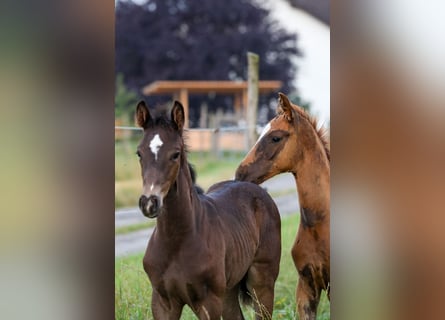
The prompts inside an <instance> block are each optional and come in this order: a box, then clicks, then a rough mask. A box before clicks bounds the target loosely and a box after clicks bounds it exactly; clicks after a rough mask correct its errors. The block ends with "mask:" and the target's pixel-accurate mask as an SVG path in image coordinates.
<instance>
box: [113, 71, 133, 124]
mask: <svg viewBox="0 0 445 320" xmlns="http://www.w3.org/2000/svg"><path fill="white" fill-rule="evenodd" d="M115 90H116V92H115V97H114V106H115V113H114V114H115V118H118V119H120V120H121V121H122V123H123V124H130V123H129V122H130V121H131V119H130V118H131V115H132V114H134V110H135V106H136V103H137V101H138V99H139V96H138V94H137V93H136V92H134V91H133V90H130V89H128V88H127V87H126V86H125V84H124V75H123V74H121V73H119V74H118V75H117V76H116V88H115Z"/></svg>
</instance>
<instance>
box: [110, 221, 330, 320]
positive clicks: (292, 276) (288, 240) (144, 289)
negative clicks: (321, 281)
mask: <svg viewBox="0 0 445 320" xmlns="http://www.w3.org/2000/svg"><path fill="white" fill-rule="evenodd" d="M298 223H299V215H298V214H294V215H292V216H288V217H285V218H283V219H282V229H281V232H282V246H283V248H282V254H281V264H280V274H279V276H278V280H277V282H276V284H275V307H274V314H273V318H272V319H297V315H296V310H295V288H296V284H297V278H298V276H297V272H296V270H295V267H294V264H293V261H292V258H291V254H290V250H291V247H292V244H293V242H294V239H295V235H296V230H297V227H298ZM142 256H143V255H142V254H140V255H135V256H131V257H126V258H117V259H116V260H115V311H116V319H118V320H127V319H128V320H129V319H131V320H138V319H152V315H151V310H150V301H151V285H150V282H149V280H148V277H147V275H146V274H145V272H144V270H143V267H142ZM243 310H244V315H245V317H247V319H253V318H254V315H255V313H254V311H253V310H252V309H251V308H243ZM181 319H185V320H189V319H196V317H195V316H194V315H193V313H192V312H191V310H190V309H189V308H188V307H186V308H184V312H183V314H182V317H181ZM317 319H319V320H327V319H330V309H329V302H328V300H327V298H326V295H325V294H323V295H322V297H321V301H320V305H319V308H318V316H317Z"/></svg>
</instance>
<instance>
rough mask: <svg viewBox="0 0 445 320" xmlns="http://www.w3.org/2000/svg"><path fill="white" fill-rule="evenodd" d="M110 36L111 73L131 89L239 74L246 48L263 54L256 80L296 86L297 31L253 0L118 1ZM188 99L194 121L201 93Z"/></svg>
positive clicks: (213, 102) (220, 100)
mask: <svg viewBox="0 0 445 320" xmlns="http://www.w3.org/2000/svg"><path fill="white" fill-rule="evenodd" d="M115 40H116V72H119V73H122V74H123V75H124V76H125V83H126V84H127V85H128V86H129V87H130V88H132V89H136V90H140V89H141V88H142V86H144V85H146V84H148V83H151V82H153V81H156V80H244V79H246V75H247V57H246V53H247V52H248V51H252V52H255V53H257V54H259V56H260V79H261V80H281V81H283V83H284V86H283V88H282V89H281V90H282V91H283V92H286V93H289V92H292V91H294V90H295V88H293V86H292V81H293V80H294V79H295V75H296V68H295V66H294V65H293V64H292V62H291V59H292V58H293V57H294V56H296V55H299V51H298V49H297V46H296V35H295V34H289V33H287V32H286V31H285V30H283V29H282V28H280V27H279V26H278V24H277V23H276V22H274V21H272V20H270V19H269V12H268V11H266V10H264V9H262V8H260V7H258V6H256V5H255V4H254V2H252V1H248V0H225V1H221V0H206V1H192V0H148V1H146V2H145V3H144V4H135V3H133V2H131V1H118V3H117V4H116V39H115ZM201 98H202V97H201ZM150 99H152V100H153V98H150ZM192 99H193V100H191V104H190V105H191V110H190V117H191V118H192V119H191V124H193V122H195V123H196V117H197V113H198V112H199V111H198V109H199V105H200V101H199V97H192ZM269 99H274V100H276V95H271V96H270V97H266V98H265V99H263V100H262V101H260V103H263V104H269ZM206 100H207V102H208V105H209V109H210V110H212V109H214V108H216V106H218V107H229V106H231V105H232V104H233V101H232V100H231V98H228V97H218V96H216V97H212V96H210V97H206ZM194 109H195V110H194ZM193 118H195V119H193Z"/></svg>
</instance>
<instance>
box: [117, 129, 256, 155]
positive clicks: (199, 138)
mask: <svg viewBox="0 0 445 320" xmlns="http://www.w3.org/2000/svg"><path fill="white" fill-rule="evenodd" d="M114 128H115V132H116V134H115V139H116V140H125V139H129V138H131V133H130V132H131V131H142V129H141V128H139V127H130V126H115V127H114ZM257 129H258V128H257ZM120 131H122V132H125V131H127V132H128V134H123V133H121V134H119V133H118V132H120ZM185 134H186V139H187V146H188V148H189V150H190V151H210V152H212V153H214V154H215V155H216V156H220V155H221V154H222V153H223V152H224V151H242V152H247V151H248V150H249V142H248V136H247V134H248V127H247V126H242V127H240V126H230V127H220V128H193V129H186V130H185Z"/></svg>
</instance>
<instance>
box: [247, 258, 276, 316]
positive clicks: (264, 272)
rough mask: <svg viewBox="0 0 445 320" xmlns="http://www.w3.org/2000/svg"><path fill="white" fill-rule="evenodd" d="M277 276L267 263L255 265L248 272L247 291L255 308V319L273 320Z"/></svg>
mask: <svg viewBox="0 0 445 320" xmlns="http://www.w3.org/2000/svg"><path fill="white" fill-rule="evenodd" d="M275 280H276V275H275V274H274V273H271V266H270V265H269V264H267V263H260V262H257V263H254V264H253V265H252V266H251V267H250V269H249V271H248V272H247V279H246V284H247V289H248V290H249V293H250V295H251V296H252V300H253V302H254V306H255V313H256V317H255V319H257V320H258V319H272V311H273V301H274V287H275Z"/></svg>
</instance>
